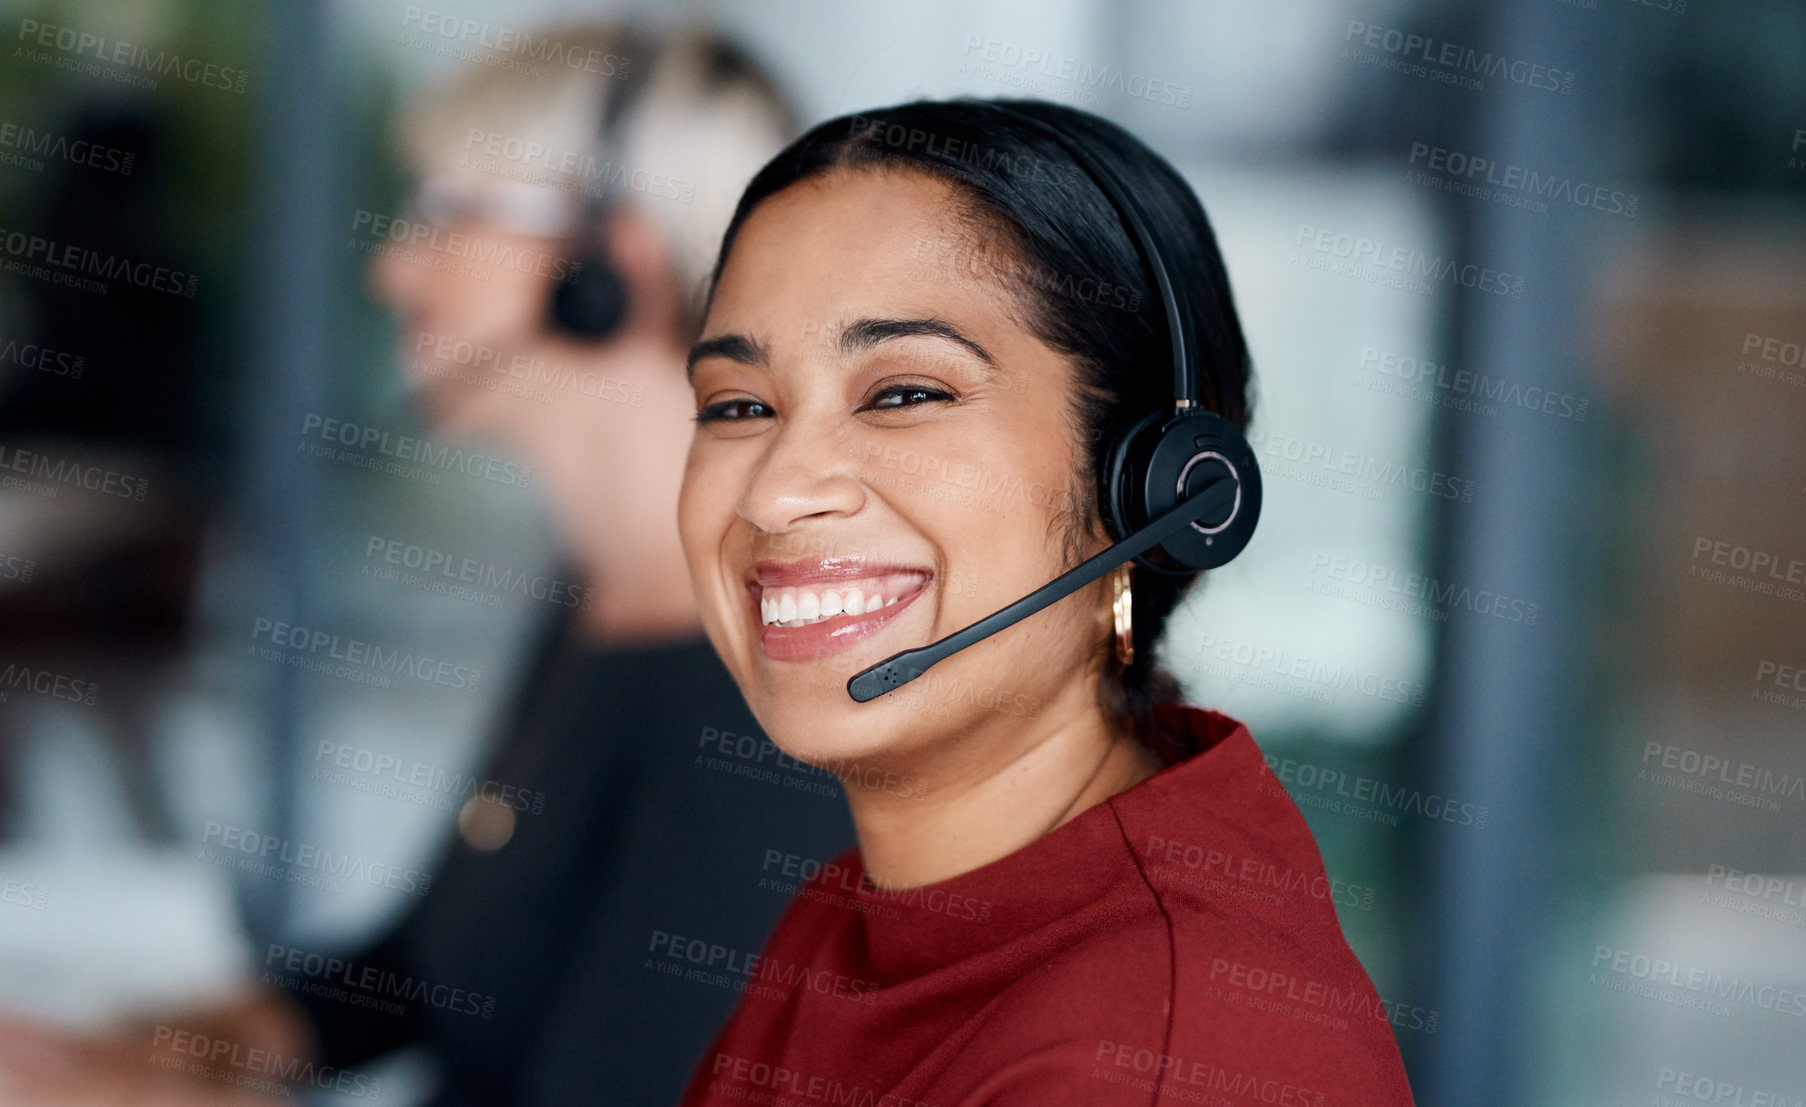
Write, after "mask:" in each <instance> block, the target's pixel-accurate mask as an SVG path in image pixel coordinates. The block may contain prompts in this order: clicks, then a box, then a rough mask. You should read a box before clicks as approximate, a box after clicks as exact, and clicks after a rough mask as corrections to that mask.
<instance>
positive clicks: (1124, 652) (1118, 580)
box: [1110, 564, 1135, 665]
mask: <svg viewBox="0 0 1806 1107" xmlns="http://www.w3.org/2000/svg"><path fill="white" fill-rule="evenodd" d="M1110 581H1111V584H1112V590H1113V592H1114V598H1113V599H1112V600H1111V601H1110V614H1111V616H1112V617H1113V618H1114V619H1115V621H1116V660H1118V661H1120V662H1122V663H1123V664H1124V665H1128V664H1130V663H1132V662H1133V661H1134V660H1135V634H1134V631H1135V621H1134V606H1133V605H1134V601H1135V593H1134V591H1133V590H1132V588H1131V586H1130V580H1129V566H1128V565H1127V564H1123V565H1118V566H1117V567H1116V571H1115V572H1113V573H1111V574H1110Z"/></svg>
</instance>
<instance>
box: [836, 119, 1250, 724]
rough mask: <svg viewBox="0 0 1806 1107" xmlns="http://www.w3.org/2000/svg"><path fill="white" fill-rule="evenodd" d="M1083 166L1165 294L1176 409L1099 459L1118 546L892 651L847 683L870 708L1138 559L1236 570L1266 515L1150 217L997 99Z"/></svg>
mask: <svg viewBox="0 0 1806 1107" xmlns="http://www.w3.org/2000/svg"><path fill="white" fill-rule="evenodd" d="M988 106H989V107H991V108H993V109H995V110H997V111H1000V112H1002V113H1004V114H1005V115H1008V116H1009V117H1010V118H1012V119H1015V120H1018V121H1020V122H1022V123H1024V124H1026V125H1028V126H1029V127H1031V128H1032V129H1034V130H1035V131H1037V132H1039V133H1040V134H1042V135H1045V136H1046V137H1047V138H1048V139H1049V140H1051V141H1052V142H1054V143H1056V144H1058V145H1059V146H1060V148H1061V149H1063V150H1065V151H1066V153H1067V154H1068V155H1069V156H1070V157H1071V158H1072V160H1073V161H1074V162H1076V163H1077V164H1078V166H1079V168H1080V169H1082V170H1084V171H1085V175H1086V176H1088V177H1090V178H1091V180H1092V181H1093V182H1095V183H1096V185H1097V187H1098V188H1099V190H1101V191H1102V192H1103V194H1104V196H1105V197H1106V198H1107V199H1108V200H1109V201H1110V203H1111V205H1112V206H1113V207H1114V208H1115V209H1116V212H1117V215H1118V216H1120V217H1121V219H1122V222H1123V226H1124V227H1125V228H1127V229H1128V232H1129V237H1130V239H1132V240H1133V241H1134V243H1135V249H1136V252H1137V253H1139V254H1140V255H1141V261H1142V265H1143V267H1144V268H1145V269H1146V270H1147V274H1148V279H1149V282H1150V284H1152V286H1153V288H1154V290H1155V291H1156V293H1157V294H1158V295H1159V297H1160V304H1161V307H1162V308H1163V309H1164V314H1165V318H1166V333H1167V345H1168V347H1169V348H1170V350H1171V351H1172V361H1173V402H1172V406H1171V408H1170V409H1169V408H1156V409H1155V410H1153V411H1150V412H1148V413H1146V414H1145V415H1143V416H1142V417H1141V418H1140V419H1138V420H1136V421H1135V422H1134V423H1132V424H1130V425H1129V426H1127V427H1126V428H1125V429H1123V430H1121V431H1120V432H1118V433H1117V434H1115V435H1114V436H1113V437H1112V438H1111V440H1110V441H1109V442H1108V443H1107V444H1106V445H1105V447H1104V448H1103V450H1102V451H1101V453H1102V456H1103V458H1104V468H1103V473H1102V474H1101V476H1100V485H1101V487H1100V488H1099V491H1100V493H1101V494H1102V495H1101V498H1100V501H1099V503H1100V507H1101V509H1102V511H1101V513H1102V515H1103V516H1104V523H1105V526H1106V527H1107V528H1108V529H1109V532H1110V536H1111V537H1112V538H1113V539H1114V540H1115V542H1114V544H1113V545H1111V546H1110V547H1109V548H1107V549H1105V550H1103V551H1102V552H1100V553H1098V554H1096V555H1094V556H1092V557H1090V558H1087V559H1086V560H1085V561H1083V562H1081V563H1080V564H1079V565H1077V566H1076V567H1074V568H1072V569H1070V570H1068V571H1066V572H1065V573H1062V574H1061V575H1060V576H1058V577H1056V578H1055V579H1054V580H1052V581H1050V582H1049V583H1047V584H1045V585H1042V586H1041V587H1040V588H1037V589H1036V590H1035V591H1033V592H1031V593H1029V594H1028V595H1026V596H1024V597H1023V598H1022V599H1019V600H1017V601H1016V602H1015V603H1012V604H1010V605H1009V606H1008V607H1005V608H1003V609H1002V610H1000V611H996V612H993V613H992V614H990V615H987V616H985V617H984V618H983V619H980V620H979V621H978V622H976V623H973V624H972V625H971V626H968V627H966V628H965V629H963V630H959V631H955V632H954V633H952V634H949V635H948V636H947V637H945V638H942V639H941V640H939V641H938V642H933V643H931V644H929V645H926V646H922V647H920V648H917V649H913V650H904V651H903V652H901V653H898V654H893V655H892V656H890V657H888V658H886V659H884V660H883V661H881V662H879V663H878V664H876V665H873V666H872V667H870V668H868V669H865V670H862V671H861V672H858V673H855V674H854V675H853V677H852V678H851V679H849V680H848V681H847V694H848V695H850V696H852V697H853V699H854V700H856V701H858V702H860V703H864V702H865V701H867V700H870V699H873V698H875V697H877V696H880V695H883V694H884V693H885V692H888V691H890V690H892V689H894V688H898V687H901V686H902V685H904V684H907V683H908V682H909V681H911V680H914V679H915V678H916V677H918V676H921V675H922V674H923V673H924V672H926V671H927V670H928V667H929V666H931V665H933V664H935V663H936V662H938V661H941V660H943V659H944V658H946V657H948V656H950V655H952V654H954V653H956V652H958V651H959V650H963V649H965V648H966V647H967V646H970V645H972V644H974V643H976V642H979V641H981V640H983V639H985V638H988V637H990V636H991V635H993V634H995V633H997V632H998V631H1000V630H1002V629H1003V628H1004V627H1007V626H1010V625H1011V624H1013V623H1015V622H1017V621H1019V620H1021V619H1024V618H1027V617H1028V616H1030V615H1033V614H1034V613H1035V612H1037V611H1039V610H1041V609H1042V608H1044V607H1046V606H1048V605H1049V604H1052V603H1054V602H1055V601H1057V600H1060V599H1063V598H1064V597H1066V596H1069V595H1071V594H1072V593H1073V592H1076V591H1078V590H1079V589H1080V588H1083V587H1084V586H1085V585H1087V584H1090V583H1091V582H1092V581H1094V580H1097V579H1098V578H1099V577H1102V576H1103V575H1104V574H1105V573H1107V572H1109V571H1110V570H1111V569H1114V568H1116V567H1117V566H1118V565H1121V564H1122V563H1123V562H1125V561H1128V560H1130V559H1131V558H1132V559H1134V560H1135V561H1136V563H1137V564H1140V565H1142V566H1145V567H1146V568H1148V569H1152V570H1154V571H1155V572H1158V573H1164V574H1167V575H1173V576H1180V575H1184V574H1187V573H1193V572H1197V571H1199V570H1203V569H1215V568H1217V567H1219V566H1221V565H1225V564H1227V563H1228V562H1229V561H1230V560H1231V559H1232V558H1234V557H1235V556H1236V555H1237V554H1239V553H1241V552H1242V550H1244V549H1246V548H1247V546H1248V542H1249V540H1250V539H1252V538H1253V537H1254V524H1255V523H1256V522H1258V521H1259V519H1260V466H1259V464H1258V463H1256V461H1255V459H1254V451H1253V449H1251V448H1250V447H1249V445H1248V441H1247V439H1246V438H1244V437H1243V436H1242V432H1241V431H1240V430H1238V429H1237V428H1236V426H1235V424H1234V423H1231V422H1230V421H1229V420H1228V419H1225V418H1223V417H1222V416H1221V415H1218V414H1217V413H1216V412H1213V411H1209V410H1206V409H1205V408H1204V407H1202V406H1201V400H1202V388H1201V382H1202V379H1203V374H1202V373H1201V372H1200V371H1199V366H1198V358H1199V356H1200V355H1199V353H1198V345H1199V343H1198V342H1197V338H1198V336H1197V334H1196V333H1195V331H1194V327H1195V324H1194V322H1193V317H1192V314H1191V304H1190V302H1189V301H1188V300H1187V299H1186V295H1185V290H1184V288H1183V287H1181V286H1180V285H1178V284H1177V283H1175V282H1174V280H1173V278H1172V272H1171V270H1170V269H1169V268H1168V266H1167V263H1166V257H1165V256H1164V255H1163V254H1162V253H1161V252H1160V244H1159V242H1158V241H1157V240H1156V239H1155V237H1154V234H1153V231H1152V230H1151V228H1150V224H1149V220H1148V218H1147V213H1146V212H1145V211H1144V210H1143V209H1142V207H1141V204H1140V203H1139V202H1137V201H1136V199H1135V197H1134V194H1133V193H1131V192H1130V190H1129V188H1128V186H1127V185H1125V184H1124V183H1123V180H1122V178H1121V177H1120V176H1119V175H1118V174H1117V173H1116V171H1115V170H1114V169H1113V168H1111V167H1110V166H1109V165H1107V164H1106V163H1105V162H1104V161H1102V160H1101V159H1099V158H1095V157H1093V156H1092V155H1091V154H1090V152H1089V151H1087V150H1086V149H1084V147H1083V146H1081V145H1080V144H1079V143H1078V142H1076V141H1074V140H1073V139H1072V138H1070V137H1069V136H1067V135H1066V134H1065V133H1064V132H1063V131H1061V130H1060V128H1058V127H1056V126H1054V125H1053V124H1052V123H1049V122H1047V121H1046V120H1044V119H1041V118H1040V117H1039V116H1035V115H1031V114H1029V113H1028V112H1025V111H1022V110H1020V109H1018V108H1015V107H1012V106H1010V105H1008V104H1004V103H999V102H996V101H991V102H990V103H989V105H988ZM1226 326H1227V324H1226V323H1225V322H1224V321H1221V320H1218V321H1217V322H1216V323H1215V324H1213V327H1212V333H1211V334H1210V335H1209V336H1208V337H1209V338H1210V339H1211V341H1210V342H1209V343H1207V346H1208V347H1209V349H1211V350H1212V352H1213V353H1217V354H1219V356H1220V355H1221V354H1222V353H1223V352H1225V351H1227V350H1228V349H1230V347H1231V344H1230V342H1229V341H1228V335H1227V333H1226Z"/></svg>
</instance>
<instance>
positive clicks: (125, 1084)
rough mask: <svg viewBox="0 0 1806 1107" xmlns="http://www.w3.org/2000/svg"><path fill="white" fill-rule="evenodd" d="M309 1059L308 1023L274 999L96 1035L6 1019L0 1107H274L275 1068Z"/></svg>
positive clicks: (247, 997) (245, 999) (0, 1022)
mask: <svg viewBox="0 0 1806 1107" xmlns="http://www.w3.org/2000/svg"><path fill="white" fill-rule="evenodd" d="M312 1049H313V1042H312V1038H311V1035H310V1033H309V1031H308V1029H307V1024H306V1021H305V1020H304V1018H303V1017H302V1016H301V1014H300V1013H299V1012H298V1011H297V1010H296V1009H295V1008H294V1007H293V1006H292V1005H291V1004H289V1003H288V1002H287V1001H285V1000H283V999H282V998H281V997H279V996H276V995H273V994H270V993H268V992H246V993H243V994H241V995H239V996H236V997H233V998H232V999H230V1000H227V1001H225V1002H223V1003H219V1004H215V1005H212V1006H209V1007H206V1008H201V1009H196V1010H190V1011H183V1012H171V1013H169V1014H167V1015H162V1016H156V1017H151V1018H141V1019H135V1020H131V1021H128V1022H123V1023H121V1024H120V1025H118V1026H116V1027H113V1028H109V1029H107V1030H104V1031H100V1032H92V1033H76V1032H70V1031H66V1030H61V1029H59V1028H56V1027H52V1026H47V1025H45V1024H42V1023H38V1022H34V1021H32V1020H29V1019H24V1018H18V1017H14V1016H6V1015H0V1103H4V1104H6V1105H7V1107H103V1105H104V1107H115V1105H117V1107H268V1105H269V1104H273V1103H281V1102H289V1100H287V1099H285V1098H283V1096H282V1080H281V1079H280V1078H279V1077H277V1076H275V1075H273V1073H274V1072H275V1071H277V1066H278V1065H280V1066H281V1067H287V1065H288V1062H289V1061H290V1060H291V1059H294V1058H301V1059H305V1058H307V1057H308V1056H310V1055H311V1053H312Z"/></svg>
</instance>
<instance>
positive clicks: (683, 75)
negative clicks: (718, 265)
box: [400, 23, 797, 338]
mask: <svg viewBox="0 0 1806 1107" xmlns="http://www.w3.org/2000/svg"><path fill="white" fill-rule="evenodd" d="M523 40H524V42H525V48H523V49H517V50H515V51H514V52H512V53H509V54H504V53H502V52H499V51H493V52H491V54H490V56H488V57H487V58H486V59H485V60H486V62H487V63H491V64H481V65H478V64H472V65H470V66H469V67H468V69H467V70H466V72H465V73H464V74H462V75H461V76H459V77H458V78H456V79H455V80H453V81H452V82H450V83H449V84H447V85H445V86H443V87H441V88H440V89H438V90H436V91H435V92H434V93H432V94H431V95H429V96H427V97H425V98H423V99H421V100H419V101H418V102H417V103H416V104H415V105H414V106H413V107H412V108H411V109H410V110H409V111H407V112H406V113H405V114H404V116H403V118H402V120H401V128H400V142H401V147H402V150H403V154H404V157H405V159H406V161H407V163H408V166H409V168H410V169H411V170H412V171H413V172H414V173H415V174H416V175H418V176H419V177H420V178H421V179H422V180H423V181H432V180H439V181H446V180H455V181H456V182H457V184H458V187H459V188H461V189H465V190H469V191H471V192H473V193H487V194H488V196H489V197H490V198H492V199H497V200H498V201H499V202H504V203H505V202H509V201H511V202H513V203H514V204H515V205H516V207H517V208H522V207H523V206H524V207H526V208H532V209H537V211H538V212H539V214H540V216H541V219H540V223H541V224H542V225H544V226H545V227H547V228H548V230H549V229H550V228H552V227H554V226H557V225H560V224H562V226H563V228H564V229H563V230H562V231H560V232H556V233H570V232H573V231H576V230H578V229H580V228H581V224H582V213H583V212H584V210H585V201H586V200H590V199H592V198H596V197H602V196H605V197H606V198H607V201H608V202H609V203H611V204H627V205H631V206H632V207H633V208H635V209H636V210H637V211H639V212H640V213H642V214H643V215H645V216H647V217H649V218H650V219H651V220H652V221H653V223H654V224H655V225H656V226H657V227H658V228H659V230H660V231H661V232H662V237H663V239H664V241H665V243H666V246H667V248H668V249H669V251H670V257H671V260H672V266H673V269H674V272H675V274H676V278H677V281H678V290H679V293H680V302H681V304H682V318H681V319H680V321H679V326H680V327H681V328H683V329H684V330H686V331H694V329H695V328H696V327H697V326H699V325H700V323H701V308H702V297H703V294H704V291H705V287H704V286H705V284H706V282H707V279H708V275H709V272H710V269H711V268H712V267H713V265H714V262H715V255H716V252H717V250H718V249H719V247H720V244H721V235H722V232H723V231H724V230H725V229H726V228H727V225H728V222H729V220H730V219H731V218H732V217H733V213H734V206H735V204H736V203H738V202H739V199H740V193H741V191H742V190H743V189H744V188H745V187H746V183H747V182H748V181H749V180H751V179H752V176H753V174H754V173H756V172H758V170H759V168H760V167H761V166H763V165H764V164H765V162H766V161H767V160H769V159H770V158H771V156H772V155H773V154H775V153H777V152H778V150H780V149H781V148H782V147H783V146H784V144H785V143H786V142H788V141H789V140H790V139H791V138H793V137H794V136H795V134H796V130H797V128H796V119H795V115H794V113H793V111H792V110H791V107H790V105H789V103H788V101H787V99H786V98H785V97H784V95H783V94H782V92H781V91H780V90H779V88H778V86H777V83H776V81H775V80H774V79H772V78H771V77H770V76H769V75H768V74H767V73H766V72H765V71H764V70H763V69H762V68H761V67H760V66H759V65H758V64H757V63H756V62H754V61H753V60H752V59H751V58H750V57H749V56H748V55H747V54H746V53H745V52H744V51H743V50H742V49H741V48H740V47H738V46H736V45H735V44H734V43H732V42H730V41H729V40H727V39H726V38H724V37H722V36H721V35H719V34H717V33H715V32H712V31H710V30H707V29H705V28H702V27H700V26H696V25H686V26H682V27H679V28H675V29H672V30H668V31H654V30H635V29H633V28H629V27H627V26H626V25H623V24H614V23H597V24H573V25H569V26H564V27H555V28H551V29H548V30H547V31H546V32H544V33H543V34H540V35H533V36H523ZM636 69H638V72H635V70H636ZM635 82H637V83H638V86H639V87H638V88H637V90H636V91H634V92H632V93H631V94H630V100H631V102H629V103H625V104H624V105H622V107H624V114H622V115H621V116H620V118H618V119H616V120H615V121H614V124H613V126H612V127H611V133H612V137H613V139H614V142H613V144H612V145H613V147H614V148H613V149H601V148H600V142H601V140H602V121H603V114H604V112H606V111H608V110H611V109H610V107H609V105H610V101H611V100H612V99H613V98H616V97H620V96H621V95H622V94H623V90H625V89H626V88H627V87H628V86H629V85H630V84H632V83H635ZM551 212H562V213H563V216H562V218H561V219H557V220H548V219H546V218H544V217H545V216H546V215H547V213H551ZM686 338H687V335H686Z"/></svg>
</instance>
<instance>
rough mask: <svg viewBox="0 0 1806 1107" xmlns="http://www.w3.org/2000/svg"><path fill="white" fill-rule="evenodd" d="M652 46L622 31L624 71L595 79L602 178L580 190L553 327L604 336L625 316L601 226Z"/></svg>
mask: <svg viewBox="0 0 1806 1107" xmlns="http://www.w3.org/2000/svg"><path fill="white" fill-rule="evenodd" d="M650 45H651V44H650V42H649V41H648V40H645V39H642V38H640V37H638V36H635V35H631V34H624V35H623V36H622V38H621V47H622V49H621V51H620V53H621V54H622V56H624V57H625V58H626V59H627V72H626V73H625V74H623V75H622V76H621V77H620V78H618V81H619V84H618V87H614V88H610V87H609V84H610V82H609V80H608V79H602V80H599V81H598V82H597V86H598V88H599V90H600V94H601V97H600V98H601V101H602V102H601V104H600V105H599V107H598V110H597V118H598V125H597V128H596V139H595V145H594V147H593V149H592V156H593V159H594V160H593V163H594V164H596V165H598V166H600V167H601V169H602V179H601V181H600V182H599V183H598V184H597V186H596V187H595V188H594V189H585V190H584V196H583V204H582V207H581V208H580V210H579V211H578V214H577V225H576V228H575V230H574V231H573V232H572V233H571V243H572V246H573V250H572V252H571V260H572V261H573V262H574V263H575V264H576V271H575V272H574V273H573V274H572V275H571V276H570V277H569V278H567V279H565V280H561V281H555V282H553V285H552V301H551V304H550V305H549V309H548V312H547V318H548V319H549V320H550V322H551V324H552V326H553V327H555V328H556V329H558V330H560V331H562V332H564V333H565V334H567V335H570V336H572V337H574V338H579V339H582V340H584V341H587V342H600V341H602V340H603V339H605V338H607V337H608V336H609V335H611V334H613V333H614V332H615V331H616V330H617V329H619V328H620V326H621V323H622V321H623V320H625V319H626V318H627V307H628V303H627V300H628V292H627V282H626V281H625V280H624V279H623V278H622V276H621V273H620V271H619V270H618V269H616V268H615V266H614V262H613V260H612V258H611V257H610V255H609V249H608V239H607V236H606V235H605V234H604V233H603V228H604V226H605V225H606V220H607V216H608V214H609V212H610V211H611V210H612V209H613V207H614V204H615V203H616V202H617V198H618V189H616V188H615V187H614V186H612V185H611V184H610V182H611V180H612V179H614V178H615V177H617V176H619V177H625V170H622V171H621V172H620V173H617V172H616V168H617V166H616V164H615V159H618V158H620V157H621V156H622V154H623V145H624V144H623V143H622V141H621V139H622V136H623V133H624V131H625V129H626V123H627V120H628V119H629V118H630V117H631V116H632V113H633V109H634V107H635V106H636V105H637V104H638V102H639V100H640V98H641V97H642V96H643V95H644V92H645V88H646V86H647V85H648V84H649V83H650V71H651V69H652V68H653V64H652V59H651V57H650V49H649V47H650ZM579 172H581V169H580V170H579Z"/></svg>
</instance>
